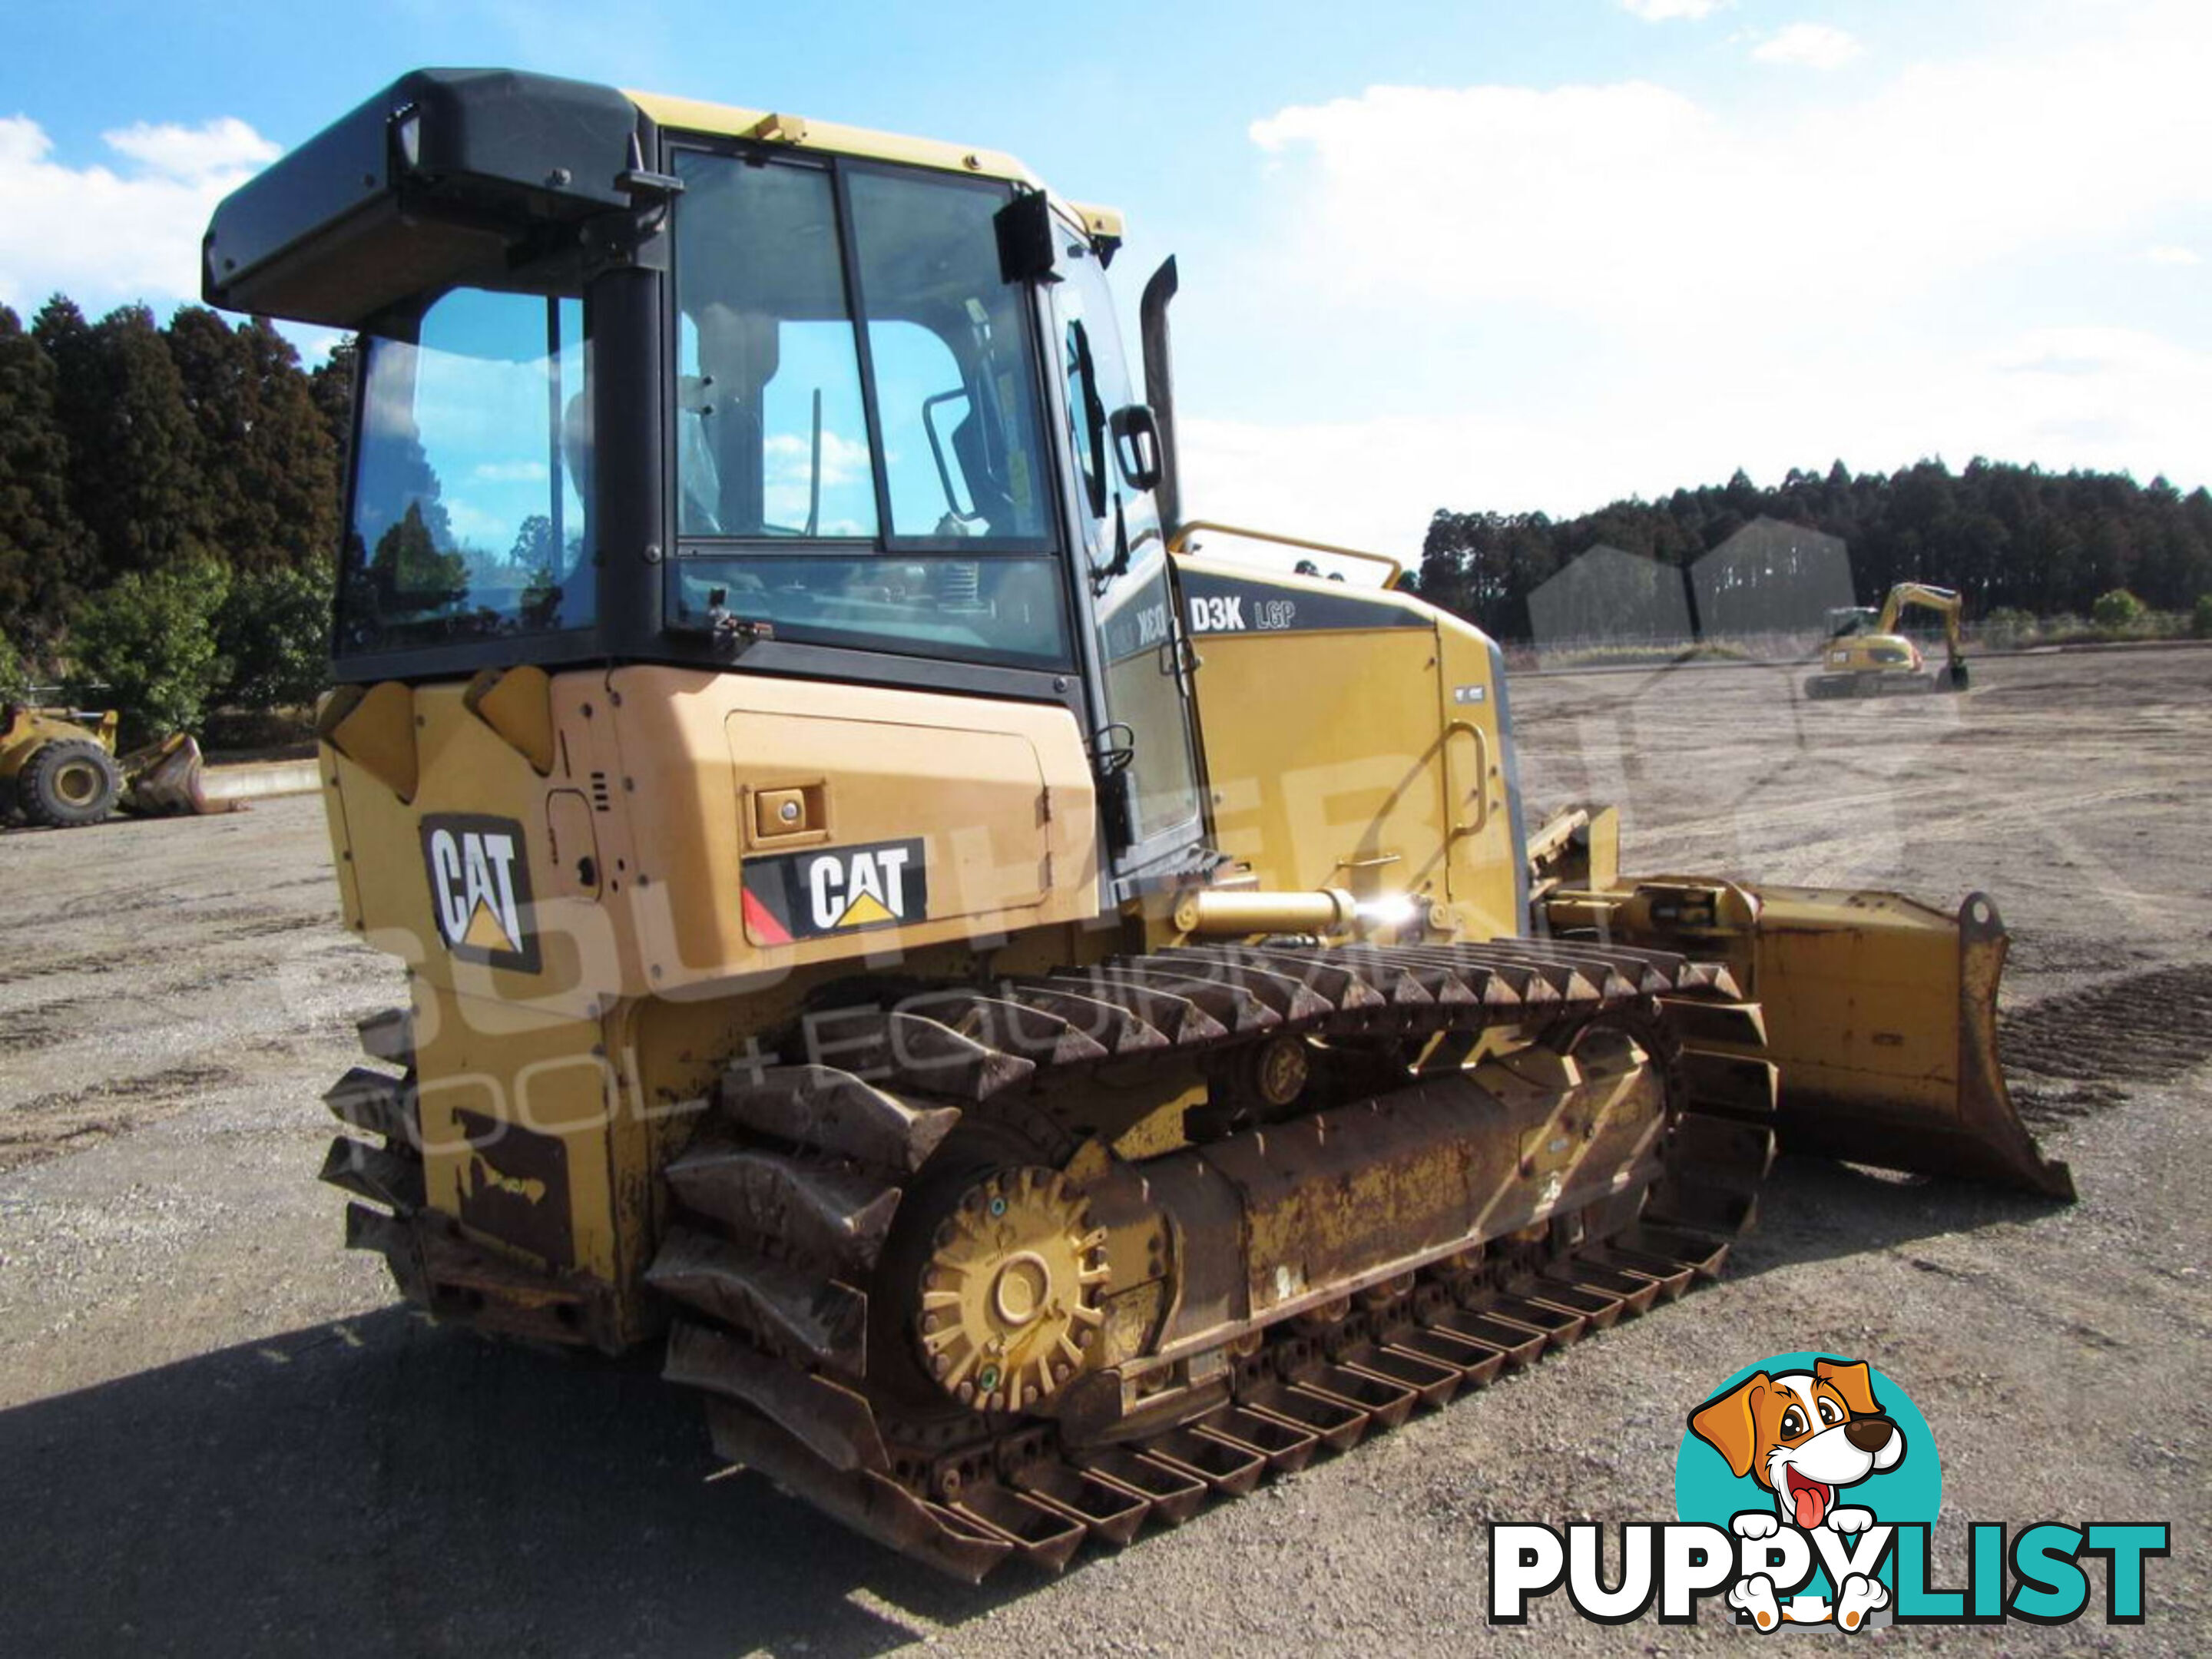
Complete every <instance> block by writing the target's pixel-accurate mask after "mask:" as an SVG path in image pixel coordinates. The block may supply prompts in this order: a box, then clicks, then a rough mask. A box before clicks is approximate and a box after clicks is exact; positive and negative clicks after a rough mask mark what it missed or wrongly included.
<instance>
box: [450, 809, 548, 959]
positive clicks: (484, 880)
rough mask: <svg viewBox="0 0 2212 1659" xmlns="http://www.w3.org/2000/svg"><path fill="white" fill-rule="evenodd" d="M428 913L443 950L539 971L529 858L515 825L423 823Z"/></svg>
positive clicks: (456, 819)
mask: <svg viewBox="0 0 2212 1659" xmlns="http://www.w3.org/2000/svg"><path fill="white" fill-rule="evenodd" d="M422 864H423V868H424V870H425V871H426V872H428V876H429V878H430V911H431V914H432V915H435V917H436V918H437V921H438V933H439V935H440V936H441V938H443V939H444V940H445V941H446V948H447V950H449V951H452V952H453V954H454V955H455V956H457V957H460V958H461V960H462V961H464V962H482V963H489V964H490V965H491V966H492V967H494V968H512V969H515V970H516V971H517V972H519V973H525V974H534V973H536V972H537V971H538V968H539V965H540V964H539V961H538V936H537V934H536V933H533V932H532V931H531V927H532V921H531V909H530V858H529V853H528V849H527V847H526V843H525V842H524V841H523V837H522V826H521V825H520V823H516V822H515V821H514V820H513V818H490V817H476V816H475V815H473V814H462V813H441V814H438V815H435V816H433V817H426V818H424V819H423V820H422Z"/></svg>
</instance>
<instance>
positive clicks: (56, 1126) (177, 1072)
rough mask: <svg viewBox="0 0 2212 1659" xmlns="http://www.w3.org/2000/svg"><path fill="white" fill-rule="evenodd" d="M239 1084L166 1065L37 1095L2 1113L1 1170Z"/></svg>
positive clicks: (73, 1148)
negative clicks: (103, 1081) (156, 1070)
mask: <svg viewBox="0 0 2212 1659" xmlns="http://www.w3.org/2000/svg"><path fill="white" fill-rule="evenodd" d="M239 1081H240V1074H239V1073H236V1072H234V1071H233V1070H231V1069H230V1067H228V1066H212V1065H193V1066H164V1067H163V1068H162V1069H161V1070H160V1071H158V1072H145V1073H140V1074H139V1075H138V1076H137V1077H128V1078H118V1079H114V1080H112V1081H111V1082H106V1083H96V1084H94V1085H91V1086H90V1087H88V1088H83V1089H72V1090H66V1091H62V1092H59V1093H55V1094H46V1095H40V1096H37V1097H34V1098H33V1099H30V1100H26V1101H24V1102H22V1103H21V1104H19V1105H16V1106H13V1107H10V1108H9V1109H7V1110H6V1111H5V1112H4V1113H0V1170H14V1169H20V1168H21V1167H22V1166H23V1165H25V1164H39V1163H43V1162H44V1161H45V1160H46V1159H47V1158H54V1157H58V1156H59V1155H60V1154H61V1153H63V1152H78V1151H82V1149H83V1148H84V1147H86V1146H90V1145H92V1144H94V1142H96V1141H100V1140H105V1139H108V1138H109V1137H110V1136H112V1135H117V1134H121V1133H125V1131H127V1130H131V1129H135V1128H137V1127H140V1126H142V1125H143V1124H147V1123H151V1122H154V1121H157V1120H159V1119H161V1118H165V1117H169V1116H172V1115H174V1114H176V1113H178V1112H181V1111H184V1110H185V1109H187V1108H189V1107H191V1106H192V1105H194V1104H195V1103H197V1100H198V1098H199V1097H201V1096H202V1095H204V1094H206V1093H207V1092H209V1091H211V1090H216V1089H221V1088H224V1087H227V1086H228V1085H231V1084H234V1083H236V1082H239ZM18 1125H20V1126H21V1127H17V1126H18Z"/></svg>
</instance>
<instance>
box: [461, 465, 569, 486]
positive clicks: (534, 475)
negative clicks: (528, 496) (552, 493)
mask: <svg viewBox="0 0 2212 1659" xmlns="http://www.w3.org/2000/svg"><path fill="white" fill-rule="evenodd" d="M469 476H470V477H471V478H475V479H477V481H479V482H480V483H550V481H551V479H552V477H553V474H552V473H551V471H549V470H548V469H547V467H546V465H545V463H544V462H543V461H478V462H477V464H476V465H474V466H472V467H471V468H470V469H469Z"/></svg>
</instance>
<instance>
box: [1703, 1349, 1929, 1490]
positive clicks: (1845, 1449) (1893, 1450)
mask: <svg viewBox="0 0 2212 1659" xmlns="http://www.w3.org/2000/svg"><path fill="white" fill-rule="evenodd" d="M1690 1431H1691V1432H1692V1433H1693V1434H1695V1435H1696V1436H1697V1437H1699V1439H1701V1440H1703V1441H1704V1442H1705V1443H1706V1444H1707V1445H1709V1446H1711V1448H1712V1449H1714V1450H1715V1451H1717V1452H1718V1453H1720V1455H1722V1456H1723V1457H1725V1458H1726V1459H1728V1466H1729V1469H1730V1470H1731V1471H1733V1472H1734V1473H1735V1475H1736V1476H1737V1477H1738V1478H1739V1479H1740V1478H1741V1477H1742V1476H1744V1475H1747V1474H1748V1475H1750V1476H1751V1477H1752V1478H1753V1479H1754V1480H1757V1481H1758V1482H1759V1485H1760V1486H1765V1488H1766V1489H1767V1490H1768V1491H1769V1492H1772V1493H1773V1494H1774V1502H1775V1507H1776V1508H1777V1509H1778V1510H1780V1511H1781V1513H1782V1518H1783V1519H1784V1520H1785V1521H1790V1522H1795V1523H1796V1525H1797V1526H1799V1527H1801V1528H1804V1529H1805V1530H1807V1531H1808V1532H1809V1531H1811V1530H1812V1528H1814V1527H1817V1526H1819V1525H1820V1524H1821V1523H1822V1522H1824V1521H1826V1520H1827V1519H1828V1517H1829V1516H1831V1515H1832V1514H1833V1513H1834V1511H1835V1508H1836V1490H1837V1488H1838V1487H1839V1486H1853V1485H1856V1484H1857V1482H1859V1481H1861V1480H1865V1479H1866V1478H1867V1477H1868V1476H1869V1475H1870V1474H1875V1473H1876V1472H1877V1471H1879V1470H1882V1469H1893V1468H1896V1467H1897V1465H1898V1463H1899V1461H1900V1460H1902V1459H1903V1457H1904V1456H1905V1431H1903V1430H1902V1429H1899V1427H1898V1426H1897V1425H1896V1424H1894V1423H1893V1422H1891V1421H1890V1420H1889V1419H1887V1417H1884V1416H1883V1415H1882V1414H1881V1402H1880V1401H1877V1400H1875V1397H1874V1389H1873V1388H1872V1386H1871V1385H1870V1383H1869V1381H1868V1375H1867V1368H1866V1367H1865V1365H1863V1364H1859V1363H1857V1362H1856V1361H1850V1360H1843V1359H1820V1360H1815V1361H1814V1364H1813V1369H1812V1370H1809V1371H1784V1372H1782V1373H1780V1374H1779V1375H1778V1376H1768V1375H1767V1374H1766V1373H1765V1371H1760V1372H1759V1373H1757V1374H1756V1375H1754V1376H1749V1377H1747V1378H1745V1379H1744V1381H1742V1382H1741V1383H1737V1384H1736V1385H1735V1387H1734V1388H1733V1389H1729V1391H1728V1392H1727V1393H1726V1394H1723V1395H1717V1396H1716V1397H1714V1398H1713V1399H1711V1400H1708V1401H1705V1404H1704V1405H1702V1406H1700V1407H1698V1408H1697V1410H1695V1411H1693V1412H1692V1413H1690Z"/></svg>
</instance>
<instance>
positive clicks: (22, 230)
mask: <svg viewBox="0 0 2212 1659" xmlns="http://www.w3.org/2000/svg"><path fill="white" fill-rule="evenodd" d="M103 142H104V143H106V146H107V148H108V149H109V150H110V151H111V152H112V156H113V157H114V158H115V159H116V160H117V161H119V162H120V163H122V164H123V165H121V166H114V165H106V164H102V163H97V162H95V163H94V164H92V165H89V166H86V167H70V166H67V165H65V164H64V163H62V162H59V161H56V160H55V159H54V155H53V141H52V138H50V137H48V136H47V134H46V130H45V129H44V128H42V127H41V126H40V125H39V124H38V123H37V122H36V121H34V120H33V119H32V118H30V117H28V116H25V115H15V116H6V117H0V204H5V209H4V211H0V301H5V302H6V303H8V304H10V305H12V306H14V307H16V308H17V309H18V310H30V309H35V308H36V307H38V306H40V305H41V304H43V303H44V302H45V301H46V296H47V295H49V294H52V293H54V292H56V291H60V292H64V293H67V294H69V295H70V296H71V297H73V298H75V299H76V301H78V302H79V303H80V304H81V305H82V306H83V307H85V309H86V310H87V311H88V312H93V313H97V312H98V311H100V310H103V309H105V308H106V307H109V306H112V305H115V304H118V303H120V302H123V301H131V300H141V299H143V300H146V301H154V302H173V301H179V300H185V299H191V298H195V297H197V295H198V292H199V251H200V237H201V235H202V234H203V233H204V231H205V230H206V229H207V222H208V216H209V215H210V213H211V212H212V211H213V210H214V208H215V204H216V203H217V202H219V201H221V200H222V197H224V196H226V195H228V193H229V192H230V191H233V190H234V189H236V188H237V187H238V186H239V185H241V184H243V183H244V182H245V181H246V179H248V178H250V177H251V176H252V174H253V173H254V172H255V171H256V169H258V167H260V166H262V165H263V164H264V163H265V162H267V161H271V160H273V159H275V157H276V155H278V154H279V153H280V151H279V149H278V148H277V146H276V145H275V144H273V143H270V142H269V141H268V140H267V139H265V138H264V137H261V136H260V135H259V134H258V133H257V132H255V131H253V129H252V127H250V126H248V125H246V123H244V122H243V121H240V120H238V119H236V118H232V117H228V116H226V117H222V118H218V119H216V120H212V121H210V122H207V123H206V124H205V125H202V126H197V127H186V126H179V125H173V124H161V125H155V124H150V123H146V122H141V123H139V124H138V125H135V126H131V127H125V128H121V129H118V130H117V131H112V132H109V133H106V134H104V135H103Z"/></svg>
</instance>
